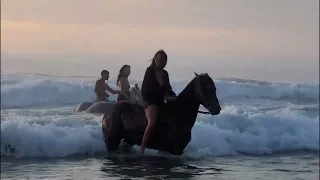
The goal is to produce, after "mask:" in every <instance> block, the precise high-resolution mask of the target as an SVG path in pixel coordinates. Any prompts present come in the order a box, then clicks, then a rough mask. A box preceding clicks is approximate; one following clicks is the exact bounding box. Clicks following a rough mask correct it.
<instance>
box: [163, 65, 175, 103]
mask: <svg viewBox="0 0 320 180" xmlns="http://www.w3.org/2000/svg"><path fill="white" fill-rule="evenodd" d="M163 71H164V79H163V82H164V86H165V91H166V93H167V94H168V95H169V96H173V97H175V96H177V95H176V93H175V92H174V91H173V90H172V86H171V84H170V79H169V74H168V72H167V71H166V70H163Z"/></svg>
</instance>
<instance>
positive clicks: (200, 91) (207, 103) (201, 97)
mask: <svg viewBox="0 0 320 180" xmlns="http://www.w3.org/2000/svg"><path fill="white" fill-rule="evenodd" d="M196 76H197V77H196V95H197V96H198V98H199V100H200V103H201V104H202V105H203V106H204V107H207V106H209V105H210V104H209V102H208V101H207V100H206V99H205V97H204V95H203V92H202V90H201V88H200V76H199V75H196ZM198 113H200V114H207V115H209V114H210V112H209V111H207V112H205V111H198Z"/></svg>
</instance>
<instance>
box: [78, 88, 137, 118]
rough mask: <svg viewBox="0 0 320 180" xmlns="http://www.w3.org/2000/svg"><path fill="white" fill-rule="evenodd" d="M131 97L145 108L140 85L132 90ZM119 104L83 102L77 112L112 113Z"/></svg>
mask: <svg viewBox="0 0 320 180" xmlns="http://www.w3.org/2000/svg"><path fill="white" fill-rule="evenodd" d="M129 91H130V96H131V97H132V99H134V101H135V102H132V103H136V104H139V105H141V106H143V100H142V97H141V90H140V88H139V86H138V84H135V85H134V87H132V88H130V90H129ZM116 103H118V102H114V101H110V102H103V101H102V102H82V103H80V104H79V105H78V106H77V107H76V108H75V110H74V111H75V112H82V111H86V113H103V114H104V113H111V111H112V110H113V108H114V106H115V104H116Z"/></svg>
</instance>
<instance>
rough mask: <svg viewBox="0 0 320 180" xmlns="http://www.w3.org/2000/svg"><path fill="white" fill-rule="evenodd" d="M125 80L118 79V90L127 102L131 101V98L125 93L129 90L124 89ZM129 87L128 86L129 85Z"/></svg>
mask: <svg viewBox="0 0 320 180" xmlns="http://www.w3.org/2000/svg"><path fill="white" fill-rule="evenodd" d="M125 83H126V79H124V78H120V79H119V89H120V94H122V95H123V96H124V97H125V98H126V99H127V100H129V101H133V99H132V97H131V96H128V94H127V93H125V91H129V89H125V88H124V87H126V84H125ZM129 87H130V85H129Z"/></svg>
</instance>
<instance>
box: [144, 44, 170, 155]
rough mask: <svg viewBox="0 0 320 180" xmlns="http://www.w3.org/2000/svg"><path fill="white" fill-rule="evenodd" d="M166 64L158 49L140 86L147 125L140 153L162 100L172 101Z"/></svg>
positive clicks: (147, 140) (165, 58)
mask: <svg viewBox="0 0 320 180" xmlns="http://www.w3.org/2000/svg"><path fill="white" fill-rule="evenodd" d="M166 64H167V54H166V53H165V52H164V50H159V51H158V52H157V53H156V54H155V55H154V57H153V59H152V63H151V65H150V66H149V67H148V68H147V70H146V72H145V75H144V79H143V82H142V87H141V95H142V99H143V100H144V101H145V104H146V108H145V113H146V117H147V120H148V125H147V127H146V129H145V132H144V135H143V138H142V143H141V154H143V153H144V150H145V147H146V146H147V144H148V142H149V139H150V137H151V136H152V134H153V130H154V126H155V124H156V122H157V119H158V111H159V107H161V106H163V105H164V100H167V101H173V100H175V99H176V94H175V93H174V92H173V91H172V87H171V85H170V81H169V74H168V72H167V71H166V70H164V67H165V66H166Z"/></svg>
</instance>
